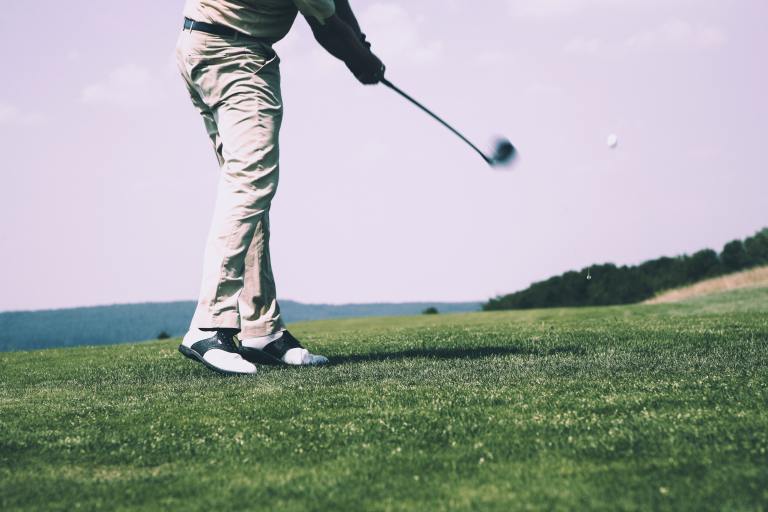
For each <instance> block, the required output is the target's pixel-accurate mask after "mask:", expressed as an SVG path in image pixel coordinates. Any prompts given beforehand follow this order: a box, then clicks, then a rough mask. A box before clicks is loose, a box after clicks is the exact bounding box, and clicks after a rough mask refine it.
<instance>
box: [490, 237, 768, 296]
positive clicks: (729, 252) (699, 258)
mask: <svg viewBox="0 0 768 512" xmlns="http://www.w3.org/2000/svg"><path fill="white" fill-rule="evenodd" d="M761 264H768V228H765V229H763V230H762V231H760V232H758V233H756V234H755V235H754V236H752V237H749V238H747V239H746V240H745V241H744V242H743V243H742V242H741V241H739V240H734V241H732V242H728V243H727V244H726V245H725V247H724V248H723V252H722V253H721V254H720V255H719V256H718V254H717V253H716V252H715V251H713V250H712V249H703V250H701V251H698V252H696V253H694V254H693V256H687V255H683V256H677V257H674V258H670V257H666V256H665V257H662V258H657V259H655V260H649V261H645V262H643V263H641V264H640V265H638V266H632V267H629V266H622V267H617V266H616V265H613V264H612V263H605V264H602V265H591V266H590V267H589V270H590V273H591V279H590V280H587V279H586V271H585V270H583V271H581V272H576V271H570V272H565V273H564V274H561V275H559V276H553V277H550V278H549V279H546V280H544V281H539V282H536V283H533V284H532V285H530V286H529V287H528V288H526V289H525V290H520V291H518V292H515V293H510V294H508V295H503V296H498V297H494V298H492V299H490V300H489V301H488V302H486V303H485V304H483V310H484V311H493V310H499V309H530V308H548V307H561V306H565V307H569V306H602V305H608V304H629V303H632V302H639V301H642V300H645V299H647V298H650V297H652V296H653V295H654V294H656V293H658V292H660V291H663V290H667V289H670V288H677V287H680V286H683V285H686V284H690V283H693V282H696V281H699V280H701V279H706V278H708V277H714V276H717V275H721V274H724V273H726V272H734V271H736V270H741V269H743V268H746V267H749V266H754V265H761Z"/></svg>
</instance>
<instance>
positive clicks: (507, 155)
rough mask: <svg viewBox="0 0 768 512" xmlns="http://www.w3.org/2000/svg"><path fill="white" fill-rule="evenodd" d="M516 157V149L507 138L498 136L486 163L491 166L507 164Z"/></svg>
mask: <svg viewBox="0 0 768 512" xmlns="http://www.w3.org/2000/svg"><path fill="white" fill-rule="evenodd" d="M516 157H517V149H515V146H513V145H512V143H511V142H509V139H505V138H500V139H497V140H496V143H495V144H494V147H493V153H492V156H491V158H490V161H489V162H488V163H490V164H491V166H493V167H500V166H505V165H509V164H511V163H512V161H513V160H514V159H515V158H516Z"/></svg>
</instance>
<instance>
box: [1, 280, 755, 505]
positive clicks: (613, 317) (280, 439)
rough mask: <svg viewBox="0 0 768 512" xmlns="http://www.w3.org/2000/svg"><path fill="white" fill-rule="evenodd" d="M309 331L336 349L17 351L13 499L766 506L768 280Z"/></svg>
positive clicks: (8, 366) (9, 361)
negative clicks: (275, 354)
mask: <svg viewBox="0 0 768 512" xmlns="http://www.w3.org/2000/svg"><path fill="white" fill-rule="evenodd" d="M292 331H293V332H294V333H295V334H297V335H299V337H301V338H302V339H303V340H304V341H305V342H306V344H307V345H308V346H310V347H312V348H315V349H317V351H318V352H320V353H323V354H327V355H328V356H330V357H331V358H332V361H333V365H332V366H330V367H326V368H314V369H306V368H305V369H292V368H262V369H261V371H260V373H259V374H258V375H257V376H255V377H242V378H232V377H222V376H218V375H216V374H213V373H210V372H209V371H208V370H206V369H205V368H203V367H202V366H200V365H196V364H193V363H192V362H191V361H189V360H187V359H185V358H183V357H182V356H181V355H180V354H179V353H178V352H177V351H176V346H177V344H178V340H169V341H163V342H150V343H141V344H136V345H121V346H108V347H99V348H76V349H65V350H47V351H39V352H27V353H3V354H0V375H1V379H2V388H1V389H0V509H2V510H4V511H9V510H22V509H23V510H44V509H58V510H74V509H75V508H76V507H79V508H80V509H84V510H87V509H123V510H127V509H145V510H147V509H148V510H152V509H154V510H237V509H253V510H500V511H502V510H503V511H507V510H526V509H530V510H540V509H560V510H574V509H604V510H647V509H666V510H715V509H727V510H766V509H768V289H766V288H757V289H748V290H739V291H735V292H729V293H725V294H719V295H712V296H707V297H703V298H699V299H694V300H692V301H689V302H685V303H678V304H665V305H653V306H649V305H641V306H629V307H608V308H586V309H553V310H537V311H518V312H505V313H476V314H465V315H438V316H422V317H411V318H391V319H362V320H360V319H358V320H346V321H326V322H315V323H306V324H298V325H295V326H292Z"/></svg>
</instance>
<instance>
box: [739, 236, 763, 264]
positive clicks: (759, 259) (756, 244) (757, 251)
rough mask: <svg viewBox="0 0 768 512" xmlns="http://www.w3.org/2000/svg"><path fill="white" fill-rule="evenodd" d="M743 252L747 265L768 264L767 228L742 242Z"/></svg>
mask: <svg viewBox="0 0 768 512" xmlns="http://www.w3.org/2000/svg"><path fill="white" fill-rule="evenodd" d="M744 250H745V252H746V253H747V264H748V265H750V266H754V265H766V264H768V228H765V229H763V230H762V231H758V232H757V233H755V235H754V236H751V237H749V238H747V239H746V240H744Z"/></svg>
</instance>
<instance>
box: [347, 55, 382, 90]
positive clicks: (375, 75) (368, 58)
mask: <svg viewBox="0 0 768 512" xmlns="http://www.w3.org/2000/svg"><path fill="white" fill-rule="evenodd" d="M347 67H348V68H349V70H350V71H352V74H353V75H355V78H357V79H358V80H359V81H360V83H363V84H365V85H373V84H377V83H379V82H381V79H382V78H384V71H385V70H386V67H385V66H384V63H383V62H381V60H379V58H378V57H377V56H375V55H374V54H373V53H371V52H370V51H369V52H367V54H366V55H365V56H364V57H363V58H360V59H355V61H354V62H348V63H347Z"/></svg>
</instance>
